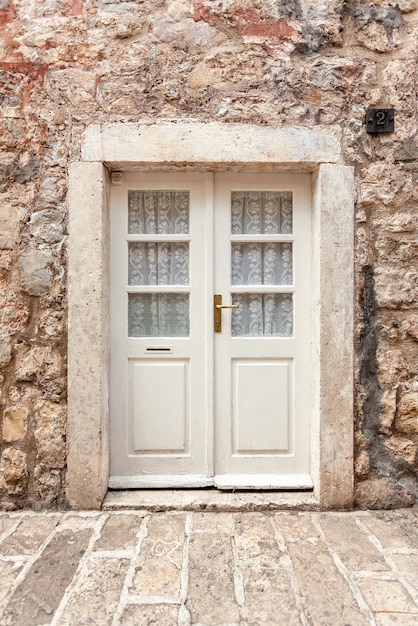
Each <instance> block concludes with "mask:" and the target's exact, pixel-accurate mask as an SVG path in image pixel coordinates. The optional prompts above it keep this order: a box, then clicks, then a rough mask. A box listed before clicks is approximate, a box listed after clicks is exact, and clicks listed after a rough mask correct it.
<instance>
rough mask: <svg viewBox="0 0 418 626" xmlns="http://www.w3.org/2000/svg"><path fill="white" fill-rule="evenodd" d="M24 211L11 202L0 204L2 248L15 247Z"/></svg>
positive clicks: (0, 239)
mask: <svg viewBox="0 0 418 626" xmlns="http://www.w3.org/2000/svg"><path fill="white" fill-rule="evenodd" d="M23 214H24V211H23V210H22V209H21V208H18V207H16V206H13V205H11V204H0V224H1V228H0V249H1V250H10V249H12V248H13V246H14V244H15V242H16V238H17V234H18V226H19V223H20V221H21V219H22V217H23Z"/></svg>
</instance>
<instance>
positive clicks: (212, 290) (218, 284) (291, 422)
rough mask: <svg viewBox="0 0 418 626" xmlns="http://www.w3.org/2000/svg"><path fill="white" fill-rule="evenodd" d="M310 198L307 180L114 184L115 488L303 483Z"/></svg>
mask: <svg viewBox="0 0 418 626" xmlns="http://www.w3.org/2000/svg"><path fill="white" fill-rule="evenodd" d="M153 190H154V191H155V192H157V193H151V192H152V191H153ZM164 194H165V195H164ZM310 204H311V201H310V177H309V176H308V175H294V174H282V175H278V174H216V175H215V176H213V175H211V174H184V173H182V174H165V173H158V174H141V175H139V174H134V173H131V174H125V175H124V184H123V186H121V187H113V189H112V203H111V205H112V209H111V211H112V216H111V259H112V275H111V301H112V309H111V328H112V342H111V361H112V363H111V370H112V389H111V431H112V432H111V480H110V485H111V486H112V487H127V486H129V487H141V486H142V487H164V486H166V487H173V486H179V487H181V486H184V487H186V486H188V487H190V486H198V485H202V486H203V485H210V484H214V485H215V486H217V487H218V488H221V489H231V488H248V489H251V488H256V489H258V488H260V489H261V488H284V489H286V488H309V487H311V486H312V482H311V480H310V477H309V469H310V459H309V450H310V431H309V376H310V364H309V355H310V257H311V238H310ZM128 205H129V207H130V208H129V209H128V208H127V207H128ZM186 205H187V210H186V208H185V207H186ZM132 207H133V208H132ZM186 213H187V215H186ZM176 220H177V222H176ZM176 223H177V224H179V228H177V230H176ZM132 224H134V225H133V226H132ZM138 225H139V226H138ZM179 230H180V232H178V231H179ZM134 231H135V232H134ZM214 294H220V295H222V298H223V300H222V304H223V305H227V306H229V305H233V306H235V307H236V308H233V309H229V308H228V309H227V308H225V309H221V310H220V315H221V324H222V329H221V332H215V333H214V301H213V297H214ZM218 313H219V311H218Z"/></svg>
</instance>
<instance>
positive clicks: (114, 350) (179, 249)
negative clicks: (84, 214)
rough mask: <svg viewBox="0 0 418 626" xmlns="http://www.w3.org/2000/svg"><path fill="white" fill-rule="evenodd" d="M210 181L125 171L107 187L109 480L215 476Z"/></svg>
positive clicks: (150, 482)
mask: <svg viewBox="0 0 418 626" xmlns="http://www.w3.org/2000/svg"><path fill="white" fill-rule="evenodd" d="M208 185H209V189H211V188H212V175H211V174H194V173H192V174H183V175H181V176H179V175H176V174H171V173H168V174H166V173H165V174H147V175H137V174H133V173H127V174H124V182H123V185H122V186H119V187H113V188H112V203H111V205H112V208H111V259H112V261H111V266H112V271H111V380H112V387H111V480H110V485H111V486H116V487H117V486H131V487H132V486H133V487H134V486H138V487H140V486H144V487H147V486H149V487H153V486H163V484H168V482H167V476H170V481H169V482H170V484H171V485H172V486H173V485H176V484H183V483H184V484H188V485H189V486H190V485H193V486H196V485H200V484H202V485H206V484H207V483H208V478H207V477H208V476H212V475H213V453H212V448H211V447H210V446H208V445H207V442H208V440H209V441H210V440H211V439H212V437H213V436H212V433H211V432H210V428H211V422H210V421H209V415H211V414H212V395H211V390H210V388H209V387H208V378H209V373H210V371H211V369H212V353H213V347H212V345H211V344H212V334H211V333H208V332H206V328H207V327H208V322H209V315H210V313H211V311H210V308H209V296H208V294H209V293H210V291H211V286H210V285H209V283H208V281H209V280H211V275H210V272H208V258H207V257H208V255H209V254H210V258H211V255H212V241H211V240H210V234H211V227H210V225H209V228H208V219H211V215H212V210H211V207H210V210H209V211H208V210H207V207H206V204H207V202H208V201H209V202H211V197H210V194H208V193H207V187H208ZM208 197H209V200H208ZM208 214H209V217H208ZM163 476H165V478H164V479H163V478H162V477H163ZM176 477H178V478H176ZM164 480H165V481H166V483H164ZM209 482H211V481H210V480H209Z"/></svg>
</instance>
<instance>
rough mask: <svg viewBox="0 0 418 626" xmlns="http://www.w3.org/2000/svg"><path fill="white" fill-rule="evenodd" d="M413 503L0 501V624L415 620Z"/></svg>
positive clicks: (238, 625)
mask: <svg viewBox="0 0 418 626" xmlns="http://www.w3.org/2000/svg"><path fill="white" fill-rule="evenodd" d="M417 522H418V510H417V509H409V510H398V511H386V512H383V511H380V512H376V511H375V512H355V513H316V512H310V513H286V512H280V513H272V512H268V513H267V512H266V513H260V512H257V513H198V512H165V513H155V512H152V513H150V512H146V511H135V510H128V511H119V512H117V511H116V512H113V511H112V512H84V513H83V512H82V513H75V512H65V513H48V514H46V513H32V512H23V513H3V514H0V547H1V557H0V602H1V613H0V615H1V617H0V624H1V626H5V625H13V626H32V625H35V624H51V625H57V626H58V625H59V626H63V625H68V626H70V625H71V626H76V625H78V624H80V625H81V624H92V625H98V626H102V625H106V624H109V625H111V624H113V625H118V624H121V625H124V626H125V625H128V624H132V625H135V626H142V625H148V624H149V625H150V624H153V625H155V626H172V625H179V626H188V625H189V624H195V625H196V626H197V625H200V626H203V625H215V624H216V625H221V624H222V625H224V626H250V625H253V626H263V625H269V624H273V625H274V624H283V625H285V626H292V625H297V624H302V625H304V626H307V625H319V626H326V625H328V624H329V625H332V626H339V625H341V626H346V625H349V626H359V625H362V624H376V625H377V626H389V625H392V624H399V625H402V626H416V625H417V624H418V527H417Z"/></svg>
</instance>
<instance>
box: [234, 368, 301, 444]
mask: <svg viewBox="0 0 418 626" xmlns="http://www.w3.org/2000/svg"><path fill="white" fill-rule="evenodd" d="M290 367H291V364H290V363H289V362H287V361H284V362H280V361H268V362H263V360H261V359H260V360H251V361H247V360H245V361H241V360H234V361H232V368H233V372H232V406H233V410H232V424H233V447H234V451H233V452H234V454H243V455H248V454H258V455H263V454H280V453H285V452H288V451H289V427H290V426H291V420H292V415H291V413H290V407H291V406H292V398H289V394H290V393H291V378H290ZM289 400H290V401H289Z"/></svg>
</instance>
